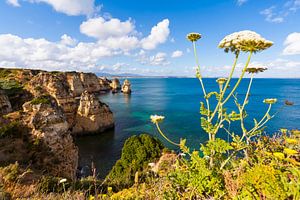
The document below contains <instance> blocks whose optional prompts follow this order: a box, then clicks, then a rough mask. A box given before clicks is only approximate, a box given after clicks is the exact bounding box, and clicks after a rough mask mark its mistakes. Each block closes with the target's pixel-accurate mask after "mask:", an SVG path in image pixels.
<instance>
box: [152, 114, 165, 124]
mask: <svg viewBox="0 0 300 200" xmlns="http://www.w3.org/2000/svg"><path fill="white" fill-rule="evenodd" d="M150 119H151V122H152V123H153V124H156V123H160V122H162V121H163V120H164V119H165V117H164V116H160V115H151V116H150Z"/></svg>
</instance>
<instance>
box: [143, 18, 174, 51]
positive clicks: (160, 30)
mask: <svg viewBox="0 0 300 200" xmlns="http://www.w3.org/2000/svg"><path fill="white" fill-rule="evenodd" d="M169 34H170V29H169V20H168V19H164V20H163V21H161V22H159V23H158V24H157V25H156V26H154V27H153V28H152V29H151V33H150V35H149V36H148V37H146V38H144V39H142V41H141V45H142V47H143V49H147V50H151V49H155V48H156V46H157V45H159V44H162V43H164V42H165V41H166V40H167V38H168V37H169Z"/></svg>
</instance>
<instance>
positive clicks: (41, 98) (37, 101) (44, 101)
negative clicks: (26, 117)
mask: <svg viewBox="0 0 300 200" xmlns="http://www.w3.org/2000/svg"><path fill="white" fill-rule="evenodd" d="M31 103H32V104H33V105H38V104H50V103H51V101H50V98H49V96H39V97H36V98H34V99H33V100H32V101H31Z"/></svg>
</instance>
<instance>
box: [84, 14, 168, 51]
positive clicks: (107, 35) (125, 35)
mask: <svg viewBox="0 0 300 200" xmlns="http://www.w3.org/2000/svg"><path fill="white" fill-rule="evenodd" d="M80 32H81V33H83V34H85V35H87V36H89V37H93V38H96V39H97V40H98V41H99V42H100V43H102V44H103V45H105V46H110V47H111V48H113V49H117V48H121V49H123V50H126V51H129V50H132V49H136V48H143V49H146V50H153V49H155V48H156V47H157V46H158V45H159V44H162V43H164V42H166V41H167V38H168V36H169V34H170V30H169V20H168V19H164V20H162V21H161V22H159V23H158V24H157V25H155V26H154V27H153V28H152V30H151V33H150V35H148V36H146V37H144V38H141V39H139V38H138V37H137V36H136V35H137V30H136V29H135V25H134V23H133V22H132V21H131V20H130V19H128V20H126V21H121V20H119V19H116V18H110V19H104V18H103V17H97V18H90V19H88V20H87V21H84V22H82V23H81V25H80Z"/></svg>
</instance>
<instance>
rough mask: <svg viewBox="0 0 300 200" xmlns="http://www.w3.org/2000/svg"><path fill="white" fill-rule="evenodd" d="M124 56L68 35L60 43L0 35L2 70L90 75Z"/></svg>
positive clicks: (0, 64) (97, 44) (0, 62)
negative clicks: (115, 57)
mask: <svg viewBox="0 0 300 200" xmlns="http://www.w3.org/2000/svg"><path fill="white" fill-rule="evenodd" d="M70 45H71V46H70ZM72 45H73V46H72ZM120 53H121V51H114V50H112V49H110V48H108V47H106V46H102V45H101V44H99V43H97V42H96V43H83V42H79V43H78V44H76V43H75V42H74V40H73V39H72V38H71V37H70V36H67V35H63V36H62V37H61V41H58V42H51V41H48V40H46V39H43V38H41V39H33V38H26V39H23V38H20V37H18V36H15V35H11V34H3V35H0V66H1V67H25V68H37V69H45V70H62V69H63V70H80V71H89V70H91V69H95V68H96V67H97V63H98V62H99V61H100V60H101V59H102V58H103V57H108V56H113V55H117V54H120Z"/></svg>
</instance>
